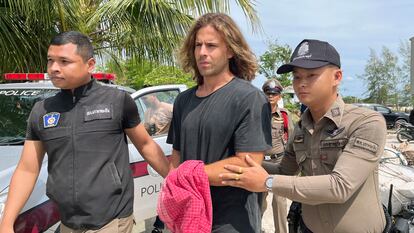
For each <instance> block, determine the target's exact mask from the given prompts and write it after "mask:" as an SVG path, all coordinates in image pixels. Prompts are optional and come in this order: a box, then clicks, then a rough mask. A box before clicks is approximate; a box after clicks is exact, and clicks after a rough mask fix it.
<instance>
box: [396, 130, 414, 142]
mask: <svg viewBox="0 0 414 233" xmlns="http://www.w3.org/2000/svg"><path fill="white" fill-rule="evenodd" d="M397 140H398V141H399V142H409V141H410V140H412V138H411V136H410V134H409V132H407V131H405V130H401V131H398V132H397Z"/></svg>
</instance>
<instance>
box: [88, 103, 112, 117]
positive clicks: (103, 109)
mask: <svg viewBox="0 0 414 233" xmlns="http://www.w3.org/2000/svg"><path fill="white" fill-rule="evenodd" d="M84 119H85V121H93V120H102V119H112V105H110V104H96V105H92V106H86V107H85V118H84Z"/></svg>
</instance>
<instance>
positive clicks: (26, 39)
mask: <svg viewBox="0 0 414 233" xmlns="http://www.w3.org/2000/svg"><path fill="white" fill-rule="evenodd" d="M236 2H237V4H238V5H239V6H240V7H241V9H242V10H243V12H244V13H245V15H246V17H247V18H248V19H249V20H250V22H251V25H252V28H253V29H258V28H260V25H259V21H258V17H257V14H256V11H255V9H254V0H253V1H249V0H236ZM229 8H230V3H229V1H228V0H193V1H190V0H174V1H172V0H0V55H1V56H2V58H3V59H2V60H1V62H0V74H1V73H5V72H44V71H45V70H46V59H45V58H46V52H47V46H48V44H49V41H50V39H51V38H52V37H53V36H54V35H56V34H57V33H60V32H63V31H68V30H77V31H80V32H83V33H85V34H87V35H89V36H90V38H91V39H92V42H93V44H94V46H95V48H96V52H97V55H98V56H100V57H105V59H108V57H112V58H118V57H121V58H125V57H128V58H136V59H138V60H140V59H146V60H150V61H156V62H159V63H168V62H171V61H172V57H173V53H174V49H175V48H176V47H177V45H178V43H179V41H180V39H181V38H182V36H183V35H184V34H185V32H186V31H187V29H188V27H189V26H190V25H191V23H192V22H193V20H194V18H195V17H197V16H198V15H201V14H203V13H206V12H229Z"/></svg>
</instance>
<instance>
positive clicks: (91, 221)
mask: <svg viewBox="0 0 414 233" xmlns="http://www.w3.org/2000/svg"><path fill="white" fill-rule="evenodd" d="M47 58H48V64H47V68H48V70H47V71H48V75H49V77H50V79H51V81H52V83H53V85H54V86H56V87H58V88H61V91H60V92H58V93H57V94H56V95H55V96H52V97H50V98H47V99H45V100H43V101H40V102H37V103H36V104H35V106H34V107H33V109H32V112H31V114H30V117H29V120H28V126H27V136H26V141H25V144H24V147H23V152H22V155H21V158H20V161H19V164H18V166H17V168H16V171H15V172H14V174H13V178H12V181H11V184H10V192H9V194H8V198H7V202H6V207H5V212H4V215H3V220H2V223H1V225H0V232H1V233H11V232H14V230H13V223H14V221H15V220H16V218H17V216H18V214H19V212H20V210H21V208H22V207H23V206H24V203H25V202H26V201H27V199H28V198H29V195H30V193H31V192H32V190H33V187H34V185H35V183H36V179H37V177H38V176H39V172H40V167H41V164H42V161H43V158H44V156H45V153H47V155H48V179H47V195H48V197H49V198H50V199H52V200H53V201H54V202H55V203H56V204H57V206H58V208H59V213H60V218H61V222H62V224H61V228H60V231H61V232H62V233H67V232H86V231H87V232H90V231H89V230H93V232H99V233H127V232H131V231H132V226H133V216H132V212H133V200H134V193H133V192H134V190H133V180H132V175H131V169H130V167H129V156H128V146H127V138H126V135H128V137H129V138H130V139H131V141H132V143H134V145H135V146H136V147H137V149H138V151H139V152H140V153H141V155H143V156H144V158H145V159H146V160H147V161H148V163H149V164H150V165H151V166H152V167H153V168H154V169H155V170H156V171H157V172H158V173H159V174H161V175H162V176H164V177H165V176H166V175H167V173H168V170H169V165H168V161H167V159H166V157H165V156H164V154H163V152H162V150H161V148H160V147H159V146H158V145H157V144H156V143H155V142H154V141H153V140H152V138H151V137H150V136H149V135H148V133H147V131H146V130H145V128H144V126H143V124H141V123H140V122H141V121H140V119H139V116H138V111H137V106H136V105H135V103H134V101H133V100H132V98H131V97H130V96H129V95H128V94H127V93H125V92H121V91H120V90H117V89H115V88H111V87H107V86H102V85H100V84H99V83H97V82H96V81H95V80H93V79H92V78H91V72H92V71H93V69H94V67H95V59H94V58H93V47H92V44H91V42H90V40H89V38H88V37H87V36H85V35H83V34H81V33H79V32H74V31H69V32H64V33H61V34H59V35H57V36H56V37H54V38H53V39H52V41H51V45H50V46H49V49H48V54H47Z"/></svg>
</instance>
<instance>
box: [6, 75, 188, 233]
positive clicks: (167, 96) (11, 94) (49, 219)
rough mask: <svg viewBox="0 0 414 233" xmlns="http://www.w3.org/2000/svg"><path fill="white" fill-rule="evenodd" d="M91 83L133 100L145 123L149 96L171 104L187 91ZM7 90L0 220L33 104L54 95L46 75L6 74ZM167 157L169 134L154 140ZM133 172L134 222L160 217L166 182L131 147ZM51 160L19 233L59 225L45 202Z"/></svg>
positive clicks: (21, 220) (51, 205)
mask: <svg viewBox="0 0 414 233" xmlns="http://www.w3.org/2000/svg"><path fill="white" fill-rule="evenodd" d="M93 77H94V78H95V79H97V80H99V81H104V82H102V85H110V86H113V87H114V88H118V89H120V90H122V91H125V92H128V93H130V94H131V96H132V98H133V99H134V101H135V103H136V104H137V107H138V111H139V115H140V118H141V119H142V120H145V116H146V114H145V112H146V111H147V109H148V107H149V106H147V104H148V103H147V102H145V101H144V99H145V97H146V96H149V95H151V96H156V97H157V98H158V99H159V100H160V101H163V102H165V103H168V104H171V105H172V104H173V102H174V99H175V97H176V96H177V95H178V94H179V93H180V92H182V91H184V90H185V89H186V86H185V85H163V86H156V87H149V88H144V89H141V90H139V91H135V90H133V89H131V88H128V87H122V86H118V85H113V84H111V82H112V81H113V80H114V78H115V77H114V75H112V74H105V73H94V74H93ZM5 79H6V80H8V82H12V83H6V84H0V103H1V104H0V161H1V163H0V219H1V216H2V214H3V211H4V205H5V202H6V198H7V194H8V191H9V184H10V180H11V177H12V175H13V172H14V170H15V168H16V166H17V164H18V161H19V158H20V155H21V151H22V148H23V143H24V139H25V134H26V132H25V131H26V124H27V118H28V116H29V114H30V111H31V108H32V107H33V105H34V103H35V102H37V101H39V100H41V99H44V98H47V97H50V96H52V95H54V94H56V93H57V92H58V91H59V89H57V88H55V87H54V86H53V85H52V83H51V82H50V80H48V79H47V74H43V73H13V74H5ZM150 134H151V136H152V137H153V139H154V140H155V141H156V142H157V143H158V144H159V145H160V147H161V148H162V150H163V151H164V153H165V154H166V155H171V152H172V148H171V145H168V144H166V142H165V141H166V137H167V135H166V133H162V134H158V135H152V134H153V132H150ZM128 147H129V159H130V167H131V169H132V173H133V176H134V193H135V194H134V195H135V199H134V217H135V220H136V221H141V220H145V219H148V218H151V217H154V216H155V215H156V203H157V197H158V193H159V192H160V189H161V183H162V177H160V176H159V175H158V174H157V173H156V172H155V170H154V169H152V168H151V167H150V166H149V165H148V164H147V163H146V162H145V161H144V159H143V157H142V156H141V155H140V154H139V152H138V151H137V150H136V148H135V147H134V145H133V144H132V143H131V142H129V143H128ZM47 160H48V158H47V155H46V156H45V158H44V161H43V164H42V168H41V171H40V175H39V178H38V180H37V182H36V184H35V187H34V190H33V192H32V194H31V196H30V198H29V200H28V201H27V203H26V205H25V206H24V207H23V209H22V211H21V213H20V215H19V217H18V219H17V220H16V222H15V231H16V233H26V232H30V233H35V232H43V231H46V230H48V229H49V228H50V227H51V226H53V225H55V224H56V223H58V222H59V213H58V209H57V206H56V205H55V204H54V203H53V202H52V201H51V200H49V198H48V197H47V196H46V181H47Z"/></svg>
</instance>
